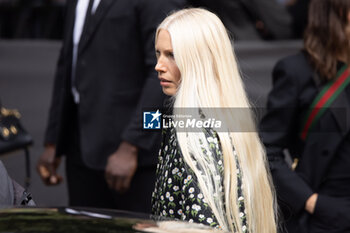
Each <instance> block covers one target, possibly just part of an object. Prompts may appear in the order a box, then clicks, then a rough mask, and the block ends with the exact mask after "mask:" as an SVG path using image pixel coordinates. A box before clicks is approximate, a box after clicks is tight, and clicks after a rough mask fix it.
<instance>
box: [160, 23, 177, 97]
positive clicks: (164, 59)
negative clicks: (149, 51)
mask: <svg viewBox="0 0 350 233" xmlns="http://www.w3.org/2000/svg"><path fill="white" fill-rule="evenodd" d="M156 55H157V65H156V67H155V70H156V71H157V72H158V78H159V80H160V85H161V86H162V89H163V92H164V94H166V95H169V96H173V95H175V94H176V91H177V88H178V86H179V83H180V79H181V74H180V70H179V68H178V67H177V65H176V62H175V59H174V54H173V47H172V45H171V38H170V34H169V32H168V31H167V30H163V29H161V30H160V31H159V34H158V38H157V41H156Z"/></svg>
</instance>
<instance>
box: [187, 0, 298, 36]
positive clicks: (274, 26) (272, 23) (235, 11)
mask: <svg viewBox="0 0 350 233" xmlns="http://www.w3.org/2000/svg"><path fill="white" fill-rule="evenodd" d="M189 3H191V4H192V5H193V6H196V7H205V8H207V9H209V10H211V11H213V12H215V13H216V14H217V15H218V16H219V17H220V19H221V20H222V21H223V23H224V24H225V26H226V28H227V29H228V30H229V31H230V32H231V34H232V35H233V39H235V40H262V39H269V40H271V39H275V40H281V39H290V38H291V37H292V18H291V16H290V14H289V13H288V11H287V9H286V7H285V6H284V5H283V4H280V3H279V2H277V0H217V1H212V0H189Z"/></svg>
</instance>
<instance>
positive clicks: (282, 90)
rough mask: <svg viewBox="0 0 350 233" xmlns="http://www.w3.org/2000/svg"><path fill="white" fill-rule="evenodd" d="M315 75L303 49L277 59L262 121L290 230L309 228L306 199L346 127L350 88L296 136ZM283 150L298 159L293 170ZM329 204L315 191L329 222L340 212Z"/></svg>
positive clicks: (317, 186) (312, 94) (319, 207)
mask: <svg viewBox="0 0 350 233" xmlns="http://www.w3.org/2000/svg"><path fill="white" fill-rule="evenodd" d="M315 75H317V74H316V73H315V72H314V70H313V68H312V66H311V65H310V63H309V61H308V58H307V55H306V53H299V54H297V55H294V56H290V57H287V58H284V59H282V60H280V61H279V62H278V63H277V65H276V66H275V68H274V71H273V89H272V91H271V92H270V94H269V97H268V103H267V114H266V115H265V117H264V118H263V119H262V121H261V123H260V135H261V138H262V141H263V143H264V144H265V146H266V152H267V156H268V160H269V164H270V168H271V172H272V176H273V180H274V184H275V187H276V191H277V195H278V198H279V200H280V206H281V209H282V210H283V214H284V218H285V220H286V223H287V228H288V230H289V232H290V233H292V232H298V233H302V232H307V224H308V223H307V222H308V218H309V217H310V216H309V215H308V214H307V213H306V211H305V210H304V205H305V202H306V200H307V199H308V198H309V196H311V195H312V194H313V193H318V192H319V191H320V187H321V184H322V181H323V180H324V179H325V177H326V175H327V169H328V168H329V166H330V164H331V161H332V159H333V158H334V157H335V155H336V152H337V149H338V148H339V145H340V144H341V142H342V141H343V139H344V137H345V136H346V134H347V133H348V131H349V127H350V124H349V117H347V116H349V113H350V111H349V108H350V86H348V87H347V88H346V89H345V90H344V91H343V92H342V94H341V95H340V96H339V97H338V98H337V99H336V100H335V102H334V103H333V105H332V106H331V108H330V109H328V110H327V111H326V112H325V114H324V115H323V116H322V117H321V118H320V120H319V121H318V122H317V123H316V125H315V126H314V128H313V130H312V132H310V134H309V136H308V138H307V140H306V141H305V142H304V141H302V140H301V139H300V136H299V135H300V131H301V125H302V123H303V121H304V119H305V116H306V113H307V110H308V108H309V106H310V105H311V103H312V101H313V99H314V98H315V96H316V95H317V93H318V90H319V89H320V87H319V85H317V82H315V80H317V79H316V77H315ZM284 149H288V150H289V152H290V154H291V156H292V158H299V163H298V166H297V167H296V169H295V171H292V169H291V168H290V166H289V165H288V164H287V162H286V160H285V158H284ZM328 202H329V198H328V197H326V196H322V194H320V195H319V198H318V201H317V205H316V210H315V215H317V214H321V212H329V213H328V214H329V215H328V217H327V218H325V219H324V221H332V220H331V219H332V218H333V217H334V216H332V215H337V214H339V213H332V211H331V209H330V208H332V205H333V204H334V203H328ZM332 209H333V208H332ZM322 214H323V213H322ZM332 224H334V223H332Z"/></svg>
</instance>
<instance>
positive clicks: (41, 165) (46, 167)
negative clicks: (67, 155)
mask: <svg viewBox="0 0 350 233" xmlns="http://www.w3.org/2000/svg"><path fill="white" fill-rule="evenodd" d="M55 151H56V146H55V145H47V146H45V150H44V152H43V153H42V155H41V156H40V158H39V160H38V163H37V165H36V168H37V171H38V173H39V175H40V177H41V179H42V180H43V182H44V183H45V184H46V185H57V184H59V183H61V181H62V176H60V175H58V174H57V173H56V170H57V168H58V166H59V165H60V162H61V158H59V157H56V156H55Z"/></svg>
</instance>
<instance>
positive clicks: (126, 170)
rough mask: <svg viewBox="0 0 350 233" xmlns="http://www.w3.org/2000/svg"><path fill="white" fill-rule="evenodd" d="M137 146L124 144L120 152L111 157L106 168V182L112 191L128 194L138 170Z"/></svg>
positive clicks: (120, 147)
mask: <svg viewBox="0 0 350 233" xmlns="http://www.w3.org/2000/svg"><path fill="white" fill-rule="evenodd" d="M137 153H138V149H137V147H136V146H134V145H131V144H130V143H128V142H125V141H124V142H122V143H121V144H120V146H119V148H118V150H117V151H116V152H115V153H113V154H112V155H111V156H109V158H108V161H107V166H106V181H107V183H108V186H109V187H110V188H111V189H115V190H116V191H118V192H120V193H123V192H126V191H127V190H128V189H129V187H130V183H131V180H132V178H133V176H134V174H135V172H136V169H137Z"/></svg>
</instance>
